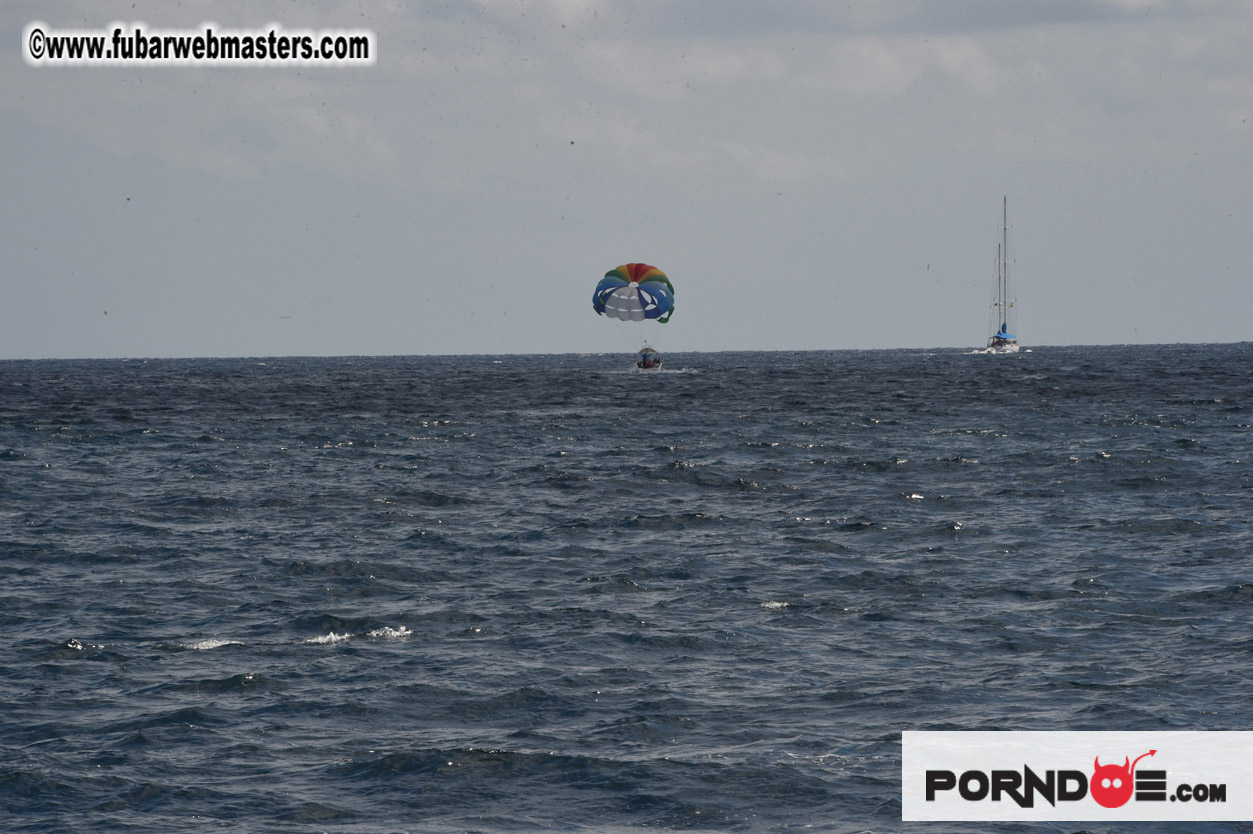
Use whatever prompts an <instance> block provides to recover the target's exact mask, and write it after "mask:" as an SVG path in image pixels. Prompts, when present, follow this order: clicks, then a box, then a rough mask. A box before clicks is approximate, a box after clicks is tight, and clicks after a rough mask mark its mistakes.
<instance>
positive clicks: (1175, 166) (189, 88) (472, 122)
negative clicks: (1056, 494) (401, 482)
mask: <svg viewBox="0 0 1253 834" xmlns="http://www.w3.org/2000/svg"><path fill="white" fill-rule="evenodd" d="M35 21H41V22H44V23H46V24H47V25H48V26H50V27H53V28H57V29H101V30H103V29H105V28H106V27H109V26H110V25H111V24H113V23H114V22H117V21H121V22H125V23H141V24H143V25H144V26H146V27H150V28H153V29H181V28H195V27H200V26H201V24H204V23H206V22H209V23H213V24H216V25H217V26H218V27H221V28H241V29H242V28H249V27H258V28H259V27H263V26H268V25H269V24H271V23H278V24H280V25H281V26H282V27H284V28H286V29H289V30H290V29H314V30H320V29H368V30H371V31H372V32H374V34H375V37H376V43H375V45H376V49H377V56H376V60H375V63H374V64H373V65H370V66H308V65H304V66H299V65H296V66H293V65H287V66H282V67H276V66H269V67H258V68H240V67H224V66H168V67H165V66H80V67H49V66H30V65H28V64H27V63H26V62H25V61H24V59H23V49H22V40H23V30H24V29H25V28H26V27H27V26H28V25H29V24H31V23H32V22H35ZM0 28H2V29H3V31H4V32H7V35H5V36H4V37H3V38H0V153H3V155H4V165H3V166H2V170H0V194H2V195H3V197H0V242H3V254H2V256H0V359H40V358H106V357H201V356H221V357H232V356H346V355H351V356H364V355H414V354H512V353H528V354H535V353H539V354H547V353H601V352H630V351H632V350H634V349H635V348H637V347H638V346H639V344H640V342H641V340H643V339H647V340H648V341H649V342H650V343H651V344H652V345H653V346H654V347H656V348H658V349H659V350H661V351H662V352H663V353H665V352H686V351H723V350H842V349H880V348H933V347H970V348H975V347H982V346H983V345H984V344H986V342H987V338H988V335H989V333H990V318H989V307H990V305H991V302H992V300H993V294H994V290H995V281H996V266H995V261H996V246H997V243H998V241H999V240H1000V237H1001V221H1002V215H1001V211H1002V198H1007V199H1008V216H1009V222H1008V237H1009V257H1010V264H1009V271H1010V282H1011V290H1012V294H1013V295H1014V297H1015V307H1014V311H1015V313H1016V319H1017V320H1016V323H1015V329H1016V330H1017V335H1018V337H1019V340H1020V342H1021V343H1022V344H1023V345H1024V346H1026V347H1030V346H1033V345H1040V346H1043V345H1076V344H1077V345H1096V344H1124V343H1147V344H1158V343H1181V342H1237V341H1247V340H1250V339H1253V287H1251V280H1250V279H1251V278H1253V269H1251V265H1253V3H1250V2H1248V0H1154V2H1140V0H1040V2H1014V0H854V2H831V1H830V0H771V2H763V1H762V0H688V1H686V2H685V1H684V0H677V1H676V2H641V1H638V0H578V1H577V2H576V0H529V1H528V2H518V0H443V1H442V2H437V1H435V0H433V1H432V2H413V3H366V2H360V1H358V2H351V3H339V2H324V3H300V2H290V0H288V1H287V2H235V0H214V2H196V0H183V2H169V0H162V2H147V1H146V0H133V1H132V0H125V2H121V3H111V2H96V0H92V1H91V2H52V0H40V2H26V0H18V1H17V2H10V3H5V4H3V6H0ZM637 261H642V262H646V263H650V264H653V265H655V266H657V267H659V268H660V269H662V270H664V271H665V272H666V273H667V274H668V275H669V276H670V279H671V281H672V282H673V284H674V287H675V298H676V307H675V313H674V315H673V318H672V319H671V320H670V322H669V323H667V324H665V325H659V324H657V323H656V322H644V323H623V322H618V321H616V320H609V319H606V318H604V317H601V316H597V315H596V313H595V312H594V311H593V310H592V304H591V298H592V290H593V289H594V287H595V286H596V283H597V282H598V281H599V279H600V278H601V277H602V276H603V275H604V273H605V272H606V271H608V270H610V269H612V268H613V267H615V266H618V265H619V264H623V263H628V262H637Z"/></svg>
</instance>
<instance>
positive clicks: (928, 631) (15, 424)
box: [0, 343, 1253, 834]
mask: <svg viewBox="0 0 1253 834" xmlns="http://www.w3.org/2000/svg"><path fill="white" fill-rule="evenodd" d="M631 361H632V357H631V356H630V355H622V356H616V355H567V356H465V357H385V358H318V359H311V358H268V359H188V360H131V361H122V360H99V361H60V360H48V361H6V362H0V577H2V578H3V585H4V587H3V590H2V591H0V598H2V604H0V627H2V628H0V634H3V642H2V644H0V704H2V705H3V709H2V710H0V831H4V832H13V833H16V832H39V833H40V834H43V833H44V832H48V834H52V832H57V833H58V834H59V833H60V832H66V831H82V832H88V831H90V832H107V834H114V833H115V832H116V833H117V834H120V833H121V832H128V834H129V833H130V832H160V834H171V832H210V831H224V832H225V831H230V832H278V833H279V834H283V833H284V832H339V833H343V832H353V833H354V834H356V833H357V832H371V833H373V832H484V833H485V834H506V832H533V831H567V832H570V831H575V832H579V831H597V832H614V831H628V830H637V829H649V830H687V831H743V832H758V831H763V832H764V831H771V832H773V831H798V830H804V831H822V832H850V833H852V832H895V831H917V832H927V833H928V834H939V832H959V831H992V832H1026V831H1032V832H1034V831H1042V832H1076V831H1092V832H1097V831H1099V832H1114V831H1119V832H1121V831H1127V832H1130V831H1145V830H1160V831H1171V832H1179V831H1181V830H1184V829H1182V828H1180V827H1179V825H1178V824H1166V823H1158V824H1143V823H1139V824H1134V825H1132V824H1115V823H1110V824H1103V823H1035V824H1009V823H1002V824H994V823H989V824H956V823H908V824H906V823H902V821H901V770H900V769H901V733H902V731H906V730H1149V731H1151V730H1247V729H1253V629H1251V627H1250V623H1253V526H1251V525H1250V516H1251V511H1253V501H1251V499H1253V442H1251V441H1253V434H1251V430H1250V426H1251V424H1253V370H1251V369H1253V344H1250V343H1244V344H1234V345H1164V346H1116V347H1040V348H1035V349H1034V350H1031V351H1030V352H1024V353H1020V354H1018V355H1013V356H982V355H970V354H969V352H967V351H961V350H947V349H944V350H930V351H917V350H894V351H839V352H800V353H711V354H686V355H684V354H674V355H667V356H666V370H663V371H661V372H653V373H639V372H636V371H635V370H634V368H633V367H632V366H631ZM1187 830H1188V831H1203V832H1232V831H1253V823H1250V824H1245V823H1210V824H1205V825H1194V826H1188V827H1187Z"/></svg>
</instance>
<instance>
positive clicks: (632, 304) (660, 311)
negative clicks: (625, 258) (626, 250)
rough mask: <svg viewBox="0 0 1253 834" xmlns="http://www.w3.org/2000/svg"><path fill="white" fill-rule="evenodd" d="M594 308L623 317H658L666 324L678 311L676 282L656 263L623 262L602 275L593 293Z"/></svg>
mask: <svg viewBox="0 0 1253 834" xmlns="http://www.w3.org/2000/svg"><path fill="white" fill-rule="evenodd" d="M592 309H594V310H595V311H596V312H597V313H599V314H600V315H602V316H609V317H610V318H616V319H622V320H623V321H644V320H645V319H656V320H657V322H658V323H660V324H665V323H666V322H668V321H669V320H670V315H671V314H672V313H673V312H674V285H673V284H671V283H670V279H669V278H667V277H666V273H664V272H662V271H661V270H660V269H658V268H657V267H655V266H650V265H649V264H623V265H622V266H620V267H618V268H617V269H611V270H609V271H608V272H606V273H605V277H604V278H601V279H600V283H599V284H597V285H596V292H595V293H593V295H592Z"/></svg>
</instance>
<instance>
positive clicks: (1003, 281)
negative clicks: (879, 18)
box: [983, 197, 1018, 353]
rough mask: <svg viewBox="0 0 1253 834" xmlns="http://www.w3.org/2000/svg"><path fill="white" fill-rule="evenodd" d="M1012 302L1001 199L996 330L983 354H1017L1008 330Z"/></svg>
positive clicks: (1005, 218) (1006, 210) (1006, 228)
mask: <svg viewBox="0 0 1253 834" xmlns="http://www.w3.org/2000/svg"><path fill="white" fill-rule="evenodd" d="M1013 308H1014V300H1013V298H1011V297H1010V294H1009V198H1008V197H1003V198H1002V203H1001V242H1000V243H999V244H997V247H996V301H995V303H994V304H993V307H992V309H993V311H994V312H995V313H996V320H995V322H994V324H993V327H994V328H996V329H995V331H994V332H993V333H992V335H991V336H990V337H989V338H988V346H987V348H985V349H984V350H983V353H1017V352H1018V337H1017V336H1015V335H1014V334H1013V333H1012V332H1010V329H1009V320H1010V318H1011V311H1012V310H1013Z"/></svg>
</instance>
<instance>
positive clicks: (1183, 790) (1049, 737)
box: [901, 731, 1253, 822]
mask: <svg viewBox="0 0 1253 834" xmlns="http://www.w3.org/2000/svg"><path fill="white" fill-rule="evenodd" d="M901 818H902V819H904V820H911V821H912V820H950V821H991V820H998V821H1032V820H1053V821H1068V822H1080V821H1135V820H1180V821H1182V820H1187V821H1214V820H1228V821H1230V820H1253V732H1221V731H1208V732H1193V731H1186V732H1185V731H1179V732H924V731H906V732H904V733H902V736H901Z"/></svg>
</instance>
